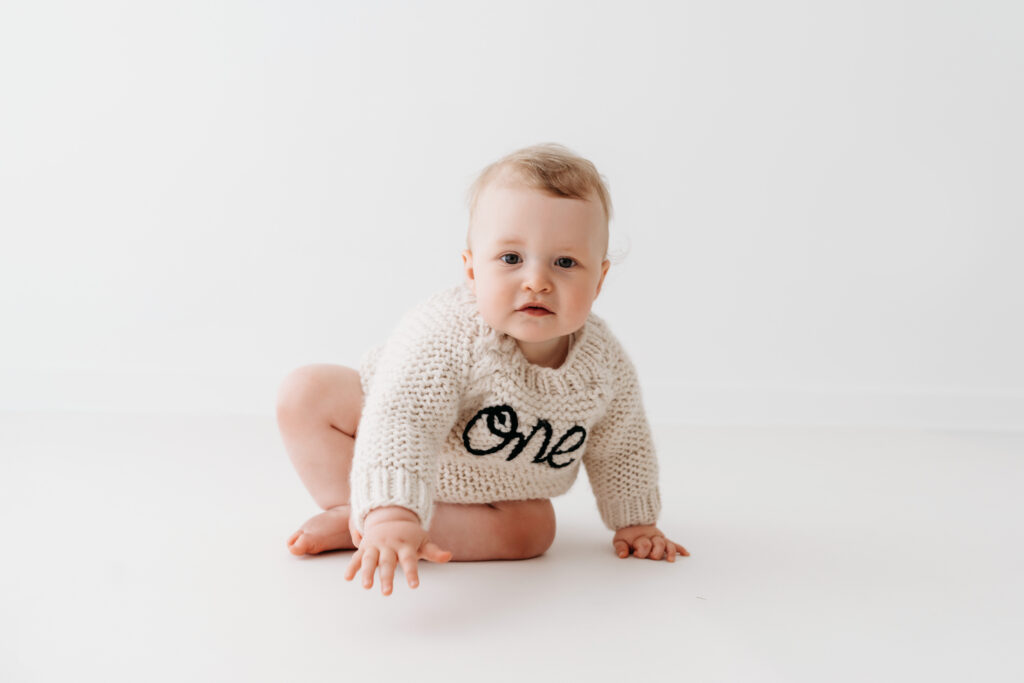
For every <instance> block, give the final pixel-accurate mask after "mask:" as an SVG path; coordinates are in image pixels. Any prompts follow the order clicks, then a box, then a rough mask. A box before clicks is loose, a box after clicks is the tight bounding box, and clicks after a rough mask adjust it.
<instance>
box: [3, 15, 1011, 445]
mask: <svg viewBox="0 0 1024 683" xmlns="http://www.w3.org/2000/svg"><path fill="white" fill-rule="evenodd" d="M0 7H2V8H0V118H2V120H0V123H2V125H0V227H2V242H0V315H2V318H0V325H2V336H0V408H2V409H15V410H31V409H68V410H71V409H73V410H130V411H181V412H207V411H226V412H256V413H267V414H269V413H271V412H272V411H273V404H274V394H275V392H276V388H277V385H278V383H279V382H280V380H281V378H282V377H283V376H284V375H285V374H286V373H287V372H288V371H289V370H290V369H291V368H294V367H296V366H299V365H302V364H305V363H310V362H329V363H342V364H348V365H353V364H355V363H356V362H357V361H358V359H359V356H360V354H361V353H362V352H363V350H365V348H366V347H367V346H369V345H370V344H373V343H377V342H379V341H382V340H383V339H384V337H385V336H386V335H387V333H388V331H389V330H390V329H391V327H392V326H393V325H394V324H395V322H397V319H398V317H399V316H400V315H401V313H402V312H404V311H405V310H406V309H407V308H409V307H410V306H411V305H413V304H415V303H416V302H417V301H419V300H420V299H422V298H423V297H424V296H425V295H427V294H428V293H429V292H431V291H433V290H436V289H438V288H441V287H445V286H448V285H450V284H454V283H455V282H457V281H458V279H459V278H461V277H462V272H461V261H460V259H459V251H460V250H461V248H462V247H463V241H464V234H465V227H466V208H465V205H464V193H465V190H466V187H467V186H468V185H469V183H470V182H471V181H472V180H473V178H474V177H475V175H476V173H477V172H478V171H479V170H480V169H481V168H482V167H483V166H484V165H486V164H487V163H489V162H491V161H493V160H494V159H496V158H497V157H499V156H501V155H503V154H505V153H507V152H509V151H511V150H513V149H516V148H518V147H521V146H524V145H528V144H533V143H537V142H546V141H555V142H561V143H563V144H565V145H567V146H569V147H570V148H572V149H573V150H575V151H577V152H578V153H580V154H582V155H584V156H586V157H588V158H590V159H591V160H593V161H594V163H595V164H596V165H597V167H598V169H599V170H600V171H601V172H602V173H603V174H604V175H605V177H606V178H607V179H608V183H609V187H610V190H611V193H612V198H613V202H614V204H615V211H616V214H615V217H614V220H613V221H612V225H611V230H612V243H611V246H612V250H613V252H617V253H618V254H619V257H618V258H617V259H616V260H615V264H614V265H613V267H612V270H611V272H610V274H609V276H608V281H607V282H606V286H605V291H604V292H603V293H602V295H601V297H600V298H599V299H598V301H597V304H596V306H595V311H596V312H597V313H598V314H600V315H602V316H604V317H605V318H606V319H607V320H608V321H609V323H610V324H611V326H612V329H613V330H615V331H616V333H617V334H618V335H619V336H620V337H621V338H622V340H623V342H624V343H625V345H626V347H627V349H628V350H629V351H630V353H631V355H632V356H633V358H634V361H635V362H636V364H637V367H638V370H639V372H640V375H641V381H642V382H643V384H644V391H645V401H646V403H647V406H648V410H649V412H650V414H651V416H652V419H654V420H662V421H667V420H675V421H681V422H688V423H700V422H710V423H772V422H797V423H799V422H807V423H847V422H849V423H862V422H871V423H877V424H927V425H933V426H944V427H955V428H977V427H990V428H1008V429H1009V428H1012V429H1024V361H1022V358H1021V349H1024V315H1022V313H1024V305H1022V292H1024V274H1022V272H1024V271H1022V268H1021V262H1022V260H1024V259H1022V256H1024V234H1022V228H1024V202H1022V200H1021V188H1022V187H1024V164H1022V163H1021V159H1022V158H1024V134H1022V126H1021V125H1020V122H1021V121H1022V120H1024V77H1022V74H1024V28H1022V27H1024V6H1022V5H1020V3H1015V2H1009V1H1007V2H994V1H992V0H989V1H982V2H975V3H967V2H959V3H954V2H935V1H934V0H931V1H916V2H911V1H908V0H886V1H884V2H883V1H869V2H865V1H858V2H844V3H814V2H796V1H793V0H780V2H772V3H765V2H759V1H757V0H738V1H735V0H734V1H723V2H713V3H708V2H632V3H617V2H616V3H613V2H592V1H585V2H584V1H579V2H551V1H550V0H546V1H544V2H516V3H500V4H499V3H481V2H469V1H465V2H461V1H460V2H452V1H449V2H433V3H415V2H373V3H370V2H365V3H355V2H352V3H343V2H327V1H323V2H296V1H290V2H262V3H254V2H249V1H246V2H233V3H229V2H210V1H208V0H204V1H202V2H181V1H177V2H167V3H154V2H109V1H97V2H90V3H78V2H45V1H38V0H34V1H31V2H30V1H25V2H20V3H16V2H7V3H4V4H3V5H2V6H0Z"/></svg>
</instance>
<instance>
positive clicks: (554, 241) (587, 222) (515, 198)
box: [462, 183, 610, 357]
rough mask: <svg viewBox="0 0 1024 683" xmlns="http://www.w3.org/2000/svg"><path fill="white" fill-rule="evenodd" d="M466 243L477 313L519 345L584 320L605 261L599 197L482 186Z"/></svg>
mask: <svg viewBox="0 0 1024 683" xmlns="http://www.w3.org/2000/svg"><path fill="white" fill-rule="evenodd" d="M470 244H471V249H467V250H466V251H464V252H463V254H462V259H463V262H464V263H465V269H466V277H467V278H468V279H469V282H470V284H471V286H472V287H473V291H474V292H475V293H476V298H477V306H478V308H479V310H480V315H481V316H482V317H483V319H484V321H485V322H487V324H488V325H490V326H491V327H493V328H494V329H495V330H498V331H499V332H504V333H505V334H508V335H509V336H511V337H513V338H515V339H516V340H517V341H518V342H519V346H520V348H522V349H523V350H524V352H526V351H527V348H532V349H534V350H537V351H540V350H541V349H549V348H551V347H550V346H548V345H547V344H548V343H549V342H552V341H553V340H560V338H562V337H565V336H566V335H568V334H570V333H572V332H575V331H576V330H578V329H580V328H581V327H582V326H583V324H584V323H585V322H586V320H587V316H588V315H589V313H590V307H591V305H592V304H593V302H594V299H596V298H597V295H598V293H599V292H600V291H601V284H602V283H603V282H604V276H605V274H606V273H607V272H608V267H609V265H610V263H609V261H607V260H606V259H605V258H604V253H605V249H606V248H607V244H608V242H607V231H606V228H605V217H604V212H603V210H602V208H601V204H600V202H598V201H594V200H582V199H569V198H565V197H552V196H549V195H547V194H544V193H542V192H540V191H538V190H533V189H530V188H525V187H517V186H515V185H511V184H504V183H499V184H491V185H489V186H488V187H487V188H486V189H485V190H484V191H483V193H482V194H481V196H480V197H479V199H478V201H477V206H476V211H475V213H474V217H473V226H472V230H471V242H470ZM530 304H540V305H541V306H543V307H544V308H545V309H547V311H546V312H544V311H538V310H529V309H526V308H525V307H526V306H528V305H530ZM531 345H532V346H531ZM527 356H528V357H529V354H527Z"/></svg>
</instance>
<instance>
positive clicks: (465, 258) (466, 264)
mask: <svg viewBox="0 0 1024 683" xmlns="http://www.w3.org/2000/svg"><path fill="white" fill-rule="evenodd" d="M462 267H463V269H464V270H465V271H466V279H467V280H468V281H469V283H470V284H471V285H472V284H474V280H475V279H476V277H475V275H474V273H473V252H471V251H470V250H469V249H464V250H463V252H462Z"/></svg>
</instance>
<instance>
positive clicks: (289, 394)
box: [277, 363, 363, 436]
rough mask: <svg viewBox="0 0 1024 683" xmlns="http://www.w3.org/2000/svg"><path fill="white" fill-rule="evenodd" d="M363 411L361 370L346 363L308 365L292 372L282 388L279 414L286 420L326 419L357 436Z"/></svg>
mask: <svg viewBox="0 0 1024 683" xmlns="http://www.w3.org/2000/svg"><path fill="white" fill-rule="evenodd" d="M362 411H363V386H362V383H361V382H360V377H359V371H358V370H355V369H353V368H349V367H346V366H344V365H329V364H326V363H318V364H314V365H304V366H302V367H300V368H298V369H296V370H293V371H292V372H291V373H289V375H288V376H287V377H285V379H284V381H283V382H282V383H281V388H280V389H279V390H278V397H277V416H278V420H279V421H282V422H283V421H289V422H296V421H301V422H310V421H312V422H317V423H320V424H323V423H325V422H326V423H327V424H329V425H330V426H332V427H334V428H335V429H338V430H339V431H342V432H344V433H345V434H348V435H349V436H355V434H356V430H357V429H358V427H359V418H360V417H361V416H362Z"/></svg>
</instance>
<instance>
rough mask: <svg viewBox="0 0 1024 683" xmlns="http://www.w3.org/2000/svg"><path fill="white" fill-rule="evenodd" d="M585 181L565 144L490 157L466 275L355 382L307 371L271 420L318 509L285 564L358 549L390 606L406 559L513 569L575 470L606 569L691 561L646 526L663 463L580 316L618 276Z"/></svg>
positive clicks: (593, 184) (550, 530)
mask: <svg viewBox="0 0 1024 683" xmlns="http://www.w3.org/2000/svg"><path fill="white" fill-rule="evenodd" d="M610 215H611V202H610V200H609V197H608V191H607V189H606V187H605V184H604V182H603V180H602V178H601V176H600V175H599V174H598V172H597V169H595V168H594V165H593V164H592V163H590V162H589V161H587V160H585V159H582V158H580V157H578V156H576V155H574V154H573V153H572V152H570V151H569V150H567V149H566V148H564V147H562V146H560V145H554V144H548V145H538V146H534V147H528V148H526V149H522V150H520V151H518V152H514V153H512V154H510V155H508V156H506V157H504V158H503V159H500V160H499V161H497V162H495V163H493V164H491V165H490V166H488V167H487V168H486V169H484V170H483V172H482V173H481V174H480V177H479V178H478V179H477V180H476V182H475V183H474V185H473V187H472V188H470V208H469V231H468V234H467V238H466V241H467V249H466V250H465V251H463V252H462V260H463V264H464V269H465V273H466V279H465V281H464V282H462V283H461V284H459V285H458V286H455V287H452V288H450V289H447V290H445V291H442V292H439V293H436V294H434V295H433V296H431V297H429V298H428V299H427V300H426V301H425V302H423V303H421V304H420V305H419V306H417V307H415V308H414V309H413V310H412V311H410V312H409V313H407V314H406V315H405V316H404V317H403V318H402V320H401V322H400V323H399V324H398V326H397V328H396V329H395V331H394V332H393V334H392V335H391V336H390V337H389V338H388V340H387V342H386V343H385V344H383V345H381V346H379V347H375V348H373V349H371V350H370V351H369V352H368V353H367V354H366V355H365V356H364V357H363V359H362V360H361V363H360V366H359V370H358V371H357V370H354V369H352V368H347V367H342V366H336V365H312V366H306V367H302V368H299V369H298V370H295V371H294V372H292V373H291V374H290V375H289V376H288V377H287V378H286V379H285V381H284V382H283V384H282V386H281V389H280V394H279V398H278V406H277V418H278V424H279V426H280V430H281V435H282V438H283V440H284V444H285V447H286V449H287V451H288V454H289V456H290V457H291V460H292V463H293V464H294V466H295V469H296V470H298V473H299V477H300V478H301V480H302V482H303V484H304V485H305V486H306V488H307V489H308V490H309V492H310V493H311V494H312V496H313V499H314V500H315V501H316V503H317V504H318V505H319V506H320V507H321V508H322V509H323V510H324V512H322V513H320V514H318V515H316V516H315V517H313V518H311V519H309V520H308V521H307V522H306V523H305V524H303V525H302V528H300V529H299V530H298V531H296V532H295V533H294V534H292V536H291V538H289V539H288V546H289V549H290V550H291V552H292V553H294V554H296V555H303V554H315V553H319V552H323V551H326V550H332V549H336V548H344V549H352V548H357V549H358V550H357V551H356V553H355V554H354V556H353V557H352V560H351V562H350V563H349V565H348V568H347V570H346V572H345V579H346V580H349V581H351V580H352V579H353V578H354V577H355V575H356V574H357V573H358V572H359V570H360V568H361V569H362V583H363V586H364V587H366V588H370V587H372V585H373V575H374V572H375V570H376V569H377V568H378V567H379V568H380V583H381V591H382V592H383V594H384V595H390V594H391V591H392V588H393V581H394V573H395V567H396V565H397V564H401V566H402V570H403V572H404V574H405V578H406V580H407V581H408V583H409V586H410V587H412V588H415V587H416V586H417V585H418V583H419V580H418V575H417V563H418V562H419V560H420V559H425V560H429V561H432V562H448V561H449V560H456V561H474V560H514V559H526V558H530V557H536V556H538V555H541V554H543V553H544V552H545V551H546V550H547V549H548V548H549V547H550V546H551V543H552V542H553V541H554V537H555V516H554V509H553V507H552V505H551V500H550V498H552V497H554V496H558V495H561V494H563V493H565V492H566V491H568V490H569V488H570V487H571V486H572V484H573V482H574V481H575V479H576V476H577V474H578V473H579V469H580V465H581V464H582V465H583V466H584V468H585V470H586V472H587V476H588V478H589V480H590V484H591V487H592V489H593V492H594V496H595V498H596V500H597V508H598V511H599V513H600V515H601V519H602V520H603V522H604V524H605V525H606V526H607V527H608V529H609V530H612V531H614V532H615V535H614V537H613V538H612V545H613V546H614V548H615V551H616V553H617V554H618V556H619V557H621V558H625V557H628V556H629V554H630V552H631V551H632V553H633V555H634V557H638V558H650V559H653V560H660V559H662V558H665V559H667V560H668V561H669V562H674V561H675V558H676V555H677V554H680V555H689V553H688V552H687V551H686V549H685V548H683V547H682V546H681V545H679V544H677V543H674V542H673V541H670V540H668V539H667V538H666V537H665V535H664V534H663V533H662V532H661V531H660V530H659V529H658V527H656V526H655V522H656V521H657V518H658V514H659V512H660V509H661V499H660V494H659V490H658V466H657V461H656V458H655V453H654V446H653V443H652V440H651V434H650V429H649V426H648V422H647V418H646V416H645V414H644V412H643V407H642V405H641V397H640V390H639V387H638V384H637V377H636V372H635V370H634V367H633V364H632V362H631V361H630V360H629V358H628V356H627V355H626V353H625V351H624V350H623V348H622V347H621V345H620V344H619V342H618V341H617V340H616V338H615V337H614V335H612V333H611V331H610V330H609V328H608V325H607V324H606V323H605V322H604V321H603V320H602V319H601V318H599V317H598V316H597V315H596V314H594V313H591V310H590V308H591V305H592V304H593V302H594V300H595V299H596V298H597V295H598V294H599V293H600V292H601V285H602V284H603V282H604V278H605V275H607V274H608V268H609V266H610V265H611V263H610V262H609V261H608V259H607V258H606V252H607V249H608V221H609V218H610Z"/></svg>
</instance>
